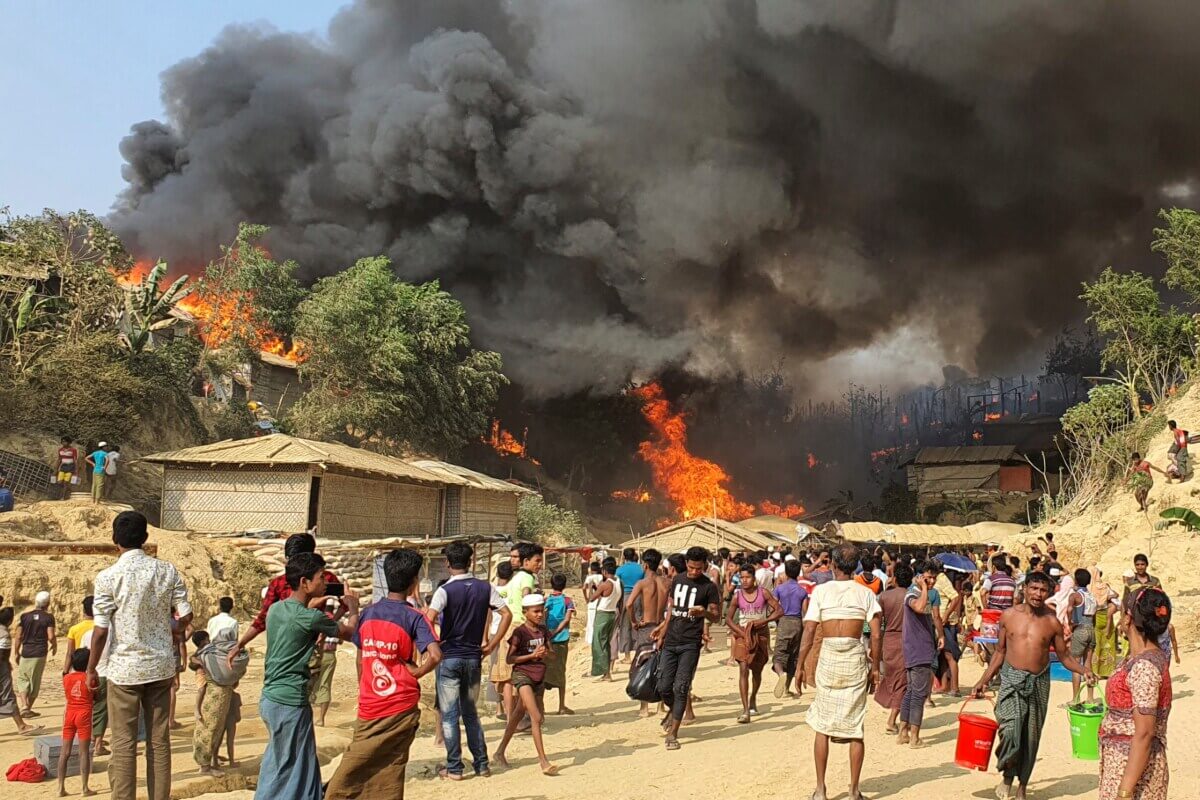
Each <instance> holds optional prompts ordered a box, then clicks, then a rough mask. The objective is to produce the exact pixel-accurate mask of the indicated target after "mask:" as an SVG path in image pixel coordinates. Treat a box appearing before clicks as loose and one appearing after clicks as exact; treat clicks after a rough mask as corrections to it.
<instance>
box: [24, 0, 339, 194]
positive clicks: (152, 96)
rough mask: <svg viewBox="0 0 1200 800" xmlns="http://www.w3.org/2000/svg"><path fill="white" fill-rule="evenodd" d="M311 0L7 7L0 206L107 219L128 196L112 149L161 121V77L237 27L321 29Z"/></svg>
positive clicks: (46, 2) (49, 1) (33, 2)
mask: <svg viewBox="0 0 1200 800" xmlns="http://www.w3.org/2000/svg"><path fill="white" fill-rule="evenodd" d="M341 5H342V3H324V2H317V1H316V0H300V1H299V2H297V0H291V2H284V1H283V0H239V1H237V2H235V1H234V0H203V2H195V1H192V2H188V1H186V0H166V2H163V1H162V0H160V1H159V2H155V3H151V2H145V0H118V1H117V2H82V1H78V2H65V1H64V0H0V65H3V72H4V77H3V79H0V118H2V119H3V122H0V206H5V205H7V206H10V207H11V208H12V210H13V212H14V213H19V214H35V213H37V212H39V211H41V209H42V208H45V207H50V208H56V209H59V210H62V211H69V210H73V209H76V208H86V209H88V210H91V211H95V212H97V213H101V214H103V213H105V212H107V211H108V208H109V206H110V205H111V204H112V200H113V198H114V197H115V196H116V194H117V192H119V191H120V190H121V188H122V181H121V155H120V153H119V152H118V151H117V144H118V143H119V142H120V141H121V137H123V136H124V135H125V134H126V133H128V131H129V126H130V125H131V124H133V123H135V122H140V121H141V120H144V119H150V118H154V117H157V118H160V119H161V118H162V104H161V102H160V101H159V81H158V76H159V73H161V72H162V71H163V70H164V69H166V68H167V67H169V66H171V65H172V64H174V63H175V62H177V61H179V60H181V59H183V58H186V57H188V56H192V55H195V54H197V53H199V52H200V51H201V50H203V49H204V48H205V47H206V46H207V45H208V44H209V43H210V42H212V40H213V38H214V37H215V36H216V35H217V33H218V32H219V31H220V30H221V29H222V28H224V27H225V26H226V25H228V24H230V23H234V22H255V21H266V22H269V23H270V24H272V25H274V26H275V27H277V28H280V29H282V30H289V31H319V32H324V30H325V27H326V24H327V23H328V22H329V20H330V18H332V17H333V15H334V13H336V11H337V9H338V8H339V7H340V6H341Z"/></svg>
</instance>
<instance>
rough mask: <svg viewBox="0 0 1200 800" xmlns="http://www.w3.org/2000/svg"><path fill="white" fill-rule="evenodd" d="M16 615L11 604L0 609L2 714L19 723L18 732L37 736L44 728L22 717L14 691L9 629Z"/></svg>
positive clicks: (0, 692)
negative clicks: (31, 723) (35, 725)
mask: <svg viewBox="0 0 1200 800" xmlns="http://www.w3.org/2000/svg"><path fill="white" fill-rule="evenodd" d="M0 602H2V600H0ZM14 616H15V614H14V612H13V610H12V607H11V606H10V607H8V608H4V609H0V716H3V717H12V720H13V722H15V723H16V724H17V733H19V734H21V735H22V736H36V735H37V734H38V733H41V731H42V729H41V728H40V727H34V726H33V725H30V724H29V723H27V722H25V720H24V719H23V718H22V717H21V708H20V706H19V705H18V703H17V696H16V693H14V692H13V677H12V664H11V662H9V660H8V659H9V656H10V655H11V654H12V651H13V643H12V639H11V638H10V636H9V633H8V629H9V627H10V626H11V625H12V624H13V617H14Z"/></svg>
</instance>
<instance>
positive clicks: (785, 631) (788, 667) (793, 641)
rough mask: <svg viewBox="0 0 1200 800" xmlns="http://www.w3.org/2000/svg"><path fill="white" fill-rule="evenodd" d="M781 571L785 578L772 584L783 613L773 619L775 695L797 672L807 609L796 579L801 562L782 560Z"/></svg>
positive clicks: (785, 686)
mask: <svg viewBox="0 0 1200 800" xmlns="http://www.w3.org/2000/svg"><path fill="white" fill-rule="evenodd" d="M783 573H784V576H785V580H784V581H783V583H781V584H779V585H778V586H776V587H775V599H776V600H778V601H779V606H780V608H782V609H783V616H782V617H780V618H779V622H778V623H776V628H775V653H774V655H773V657H772V659H771V669H773V670H774V671H775V674H776V675H778V676H779V678H778V680H776V682H775V696H776V697H783V694H784V692H787V687H788V684H789V683H790V682H791V680H792V677H793V676H795V674H796V660H797V658H799V656H800V639H801V637H802V636H803V635H804V612H805V611H807V610H808V592H807V591H805V590H804V587H802V586H801V585H800V584H798V583H796V579H797V578H799V577H800V562H799V561H797V560H796V559H792V560H791V561H787V562H785V563H784V565H783ZM788 694H791V692H788Z"/></svg>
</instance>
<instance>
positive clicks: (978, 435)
mask: <svg viewBox="0 0 1200 800" xmlns="http://www.w3.org/2000/svg"><path fill="white" fill-rule="evenodd" d="M971 438H972V439H974V440H975V441H977V442H978V441H979V440H981V439H982V438H983V431H975V432H973V433H972V434H971Z"/></svg>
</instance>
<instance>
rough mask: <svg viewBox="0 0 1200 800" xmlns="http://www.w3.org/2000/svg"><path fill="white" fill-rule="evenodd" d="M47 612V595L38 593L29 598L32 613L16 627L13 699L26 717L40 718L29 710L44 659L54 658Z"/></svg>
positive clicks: (55, 644) (38, 686)
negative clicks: (14, 695)
mask: <svg viewBox="0 0 1200 800" xmlns="http://www.w3.org/2000/svg"><path fill="white" fill-rule="evenodd" d="M49 608H50V593H49V592H38V593H37V595H36V596H35V597H34V598H33V609H32V610H31V611H26V612H25V613H24V614H22V615H21V619H20V622H19V623H18V626H17V643H16V650H17V699H18V700H20V701H21V705H22V706H23V709H22V711H21V713H22V714H23V715H24V716H26V717H37V716H40V715H39V714H38V713H37V712H36V711H34V710H33V704H34V703H35V702H37V699H38V695H39V694H41V691H42V674H43V672H44V671H45V669H46V658H47V656H55V655H58V638H57V637H56V636H55V635H54V630H55V623H54V615H53V614H51V613H50V611H49Z"/></svg>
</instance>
